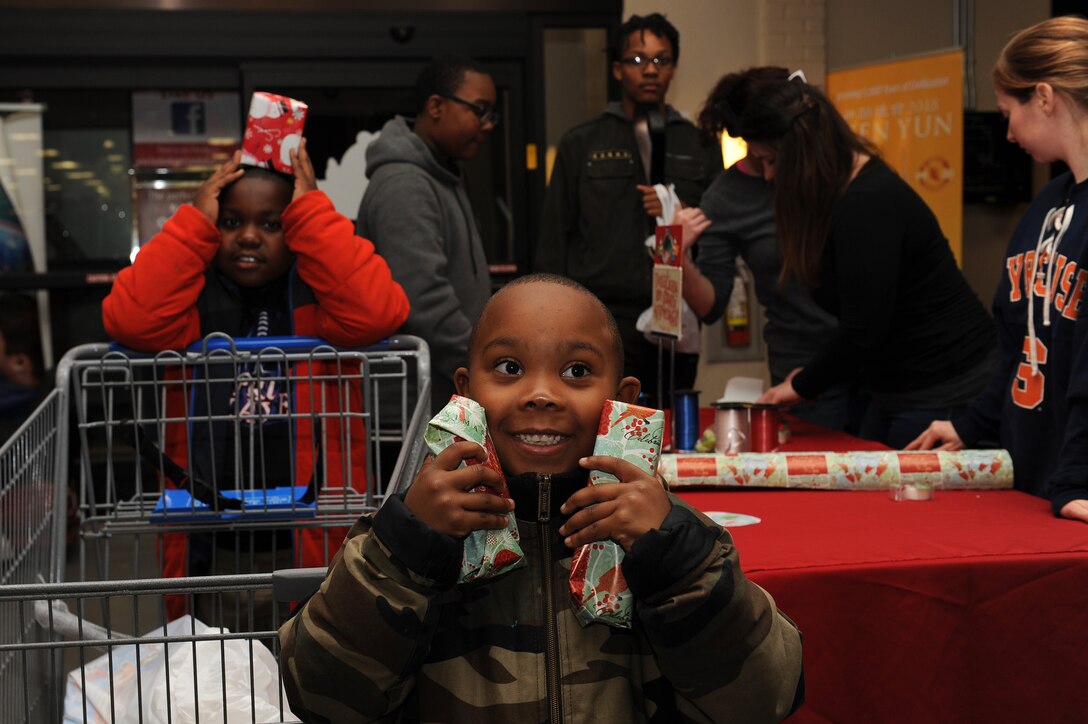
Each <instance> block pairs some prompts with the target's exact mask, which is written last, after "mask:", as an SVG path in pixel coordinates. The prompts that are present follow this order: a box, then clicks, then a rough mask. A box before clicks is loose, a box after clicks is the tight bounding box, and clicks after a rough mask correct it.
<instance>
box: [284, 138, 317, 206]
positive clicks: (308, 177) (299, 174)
mask: <svg viewBox="0 0 1088 724" xmlns="http://www.w3.org/2000/svg"><path fill="white" fill-rule="evenodd" d="M290 156H291V170H292V171H294V173H295V193H294V194H292V195H291V200H292V201H294V200H295V199H297V198H298V197H299V196H302V195H303V194H304V193H307V192H308V191H313V190H314V189H316V188H317V174H316V173H314V165H313V163H311V161H310V154H308V153H306V139H305V138H303V139H302V140H301V141H300V142H299V144H298V148H297V149H294V148H292V149H291V151H290Z"/></svg>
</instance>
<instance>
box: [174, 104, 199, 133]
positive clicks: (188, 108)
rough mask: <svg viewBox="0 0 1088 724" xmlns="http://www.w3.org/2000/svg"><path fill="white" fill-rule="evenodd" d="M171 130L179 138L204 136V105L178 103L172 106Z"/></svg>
mask: <svg viewBox="0 0 1088 724" xmlns="http://www.w3.org/2000/svg"><path fill="white" fill-rule="evenodd" d="M170 120H171V124H170V125H171V128H172V129H173V131H174V134H175V135H178V136H202V135H204V132H205V131H204V104H203V103H199V102H196V103H194V102H190V101H178V102H175V103H171V104H170Z"/></svg>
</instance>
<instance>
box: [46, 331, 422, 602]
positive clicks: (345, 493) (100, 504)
mask: <svg viewBox="0 0 1088 724" xmlns="http://www.w3.org/2000/svg"><path fill="white" fill-rule="evenodd" d="M61 367H62V369H65V371H66V372H67V374H68V376H69V379H70V381H69V384H68V389H69V390H70V394H71V401H72V404H71V409H73V410H74V414H75V424H74V426H73V428H74V431H75V435H76V436H77V437H76V440H75V441H74V447H75V448H76V449H77V450H78V453H79V459H78V461H77V464H78V479H79V491H80V511H81V516H82V521H81V524H80V535H79V541H80V547H79V579H80V580H84V581H86V580H114V579H119V578H139V577H147V576H154V575H158V574H159V573H161V569H160V568H159V567H158V565H159V564H158V563H157V559H159V558H166V559H168V560H172V561H173V563H171V564H169V565H172V566H173V567H172V568H169V569H168V571H167V572H168V573H169V574H171V575H197V574H207V573H211V574H235V573H266V572H270V571H272V570H274V569H276V568H283V567H291V566H294V567H297V566H299V565H310V566H313V565H324V564H327V563H328V561H329V560H330V559H331V557H332V555H333V554H335V552H336V549H337V548H338V546H339V537H340V536H342V534H343V532H344V530H345V529H346V528H347V527H349V526H350V525H351V524H352V523H353V522H354V521H355V519H356V518H358V516H359V515H360V514H361V513H365V512H368V511H373V510H375V509H376V508H377V507H378V506H379V505H380V504H381V502H382V501H383V500H384V498H385V496H386V495H387V493H388V492H389V491H390V490H393V489H396V488H397V487H398V486H401V485H403V479H404V478H406V477H409V478H410V476H411V475H413V474H414V471H415V470H416V469H418V466H419V463H420V460H421V457H422V455H423V445H422V430H423V425H424V424H425V422H426V417H427V411H428V395H429V381H430V375H429V359H428V355H427V347H426V344H425V343H424V342H423V341H422V340H420V339H418V338H414V337H407V336H404V337H393V338H390V339H389V340H387V341H385V342H382V343H380V344H378V345H375V346H372V347H367V348H365V349H337V348H333V347H331V346H329V345H328V344H326V343H324V342H322V341H320V340H313V339H300V338H254V339H246V340H232V339H231V338H229V337H227V336H225V335H218V334H217V335H211V336H209V337H208V338H207V339H205V340H203V341H202V342H200V343H198V344H197V345H194V347H193V348H191V349H190V350H188V351H187V352H184V353H179V352H164V353H159V354H155V355H141V354H137V353H133V352H130V351H125V350H117V349H112V348H109V347H107V346H104V345H86V346H82V347H77V348H76V349H74V350H72V351H71V352H70V353H69V354H68V355H66V357H65V359H64V361H62V363H61ZM180 533H184V535H183V536H180V535H177V534H180ZM164 541H165V542H164ZM292 541H293V544H292ZM171 546H174V548H173V549H172V548H171ZM179 546H180V548H179ZM172 550H173V552H172V553H171V551H172ZM179 551H180V552H179ZM171 555H172V558H171ZM194 566H198V568H194Z"/></svg>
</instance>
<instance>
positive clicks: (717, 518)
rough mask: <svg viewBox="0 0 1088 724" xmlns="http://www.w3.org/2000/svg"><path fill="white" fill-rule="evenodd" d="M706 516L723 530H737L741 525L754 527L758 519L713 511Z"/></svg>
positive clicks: (741, 514) (751, 516) (742, 514)
mask: <svg viewBox="0 0 1088 724" xmlns="http://www.w3.org/2000/svg"><path fill="white" fill-rule="evenodd" d="M706 516H707V517H708V518H710V519H711V520H712V521H714V522H715V523H717V524H718V525H720V526H721V527H723V528H739V527H741V526H742V525H755V524H756V523H758V522H759V518H757V517H755V516H754V515H745V514H744V513H726V512H723V511H720V510H714V511H710V512H708V513H706Z"/></svg>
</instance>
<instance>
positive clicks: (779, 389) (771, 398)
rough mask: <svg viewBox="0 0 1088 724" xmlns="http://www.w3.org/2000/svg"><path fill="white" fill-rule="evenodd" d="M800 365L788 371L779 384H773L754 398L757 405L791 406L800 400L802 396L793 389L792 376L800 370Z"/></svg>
mask: <svg viewBox="0 0 1088 724" xmlns="http://www.w3.org/2000/svg"><path fill="white" fill-rule="evenodd" d="M801 369H802V368H801V367H798V368H797V369H795V370H794V371H793V372H790V374H789V376H788V377H786V380H785V381H784V382H782V383H781V384H778V385H775V386H774V387H772V388H771V389H769V390H767V391H766V392H764V393H763V394H762V395H760V396H759V399H758V400H756V404H757V405H778V406H779V407H793V406H794V405H796V404H797V403H798V402H801V400H802V399H804V398H802V397H801V396H800V395H799V394H797V391H796V390H795V389H793V378H794V377H796V376H797V373H798V372H800V371H801Z"/></svg>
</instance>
